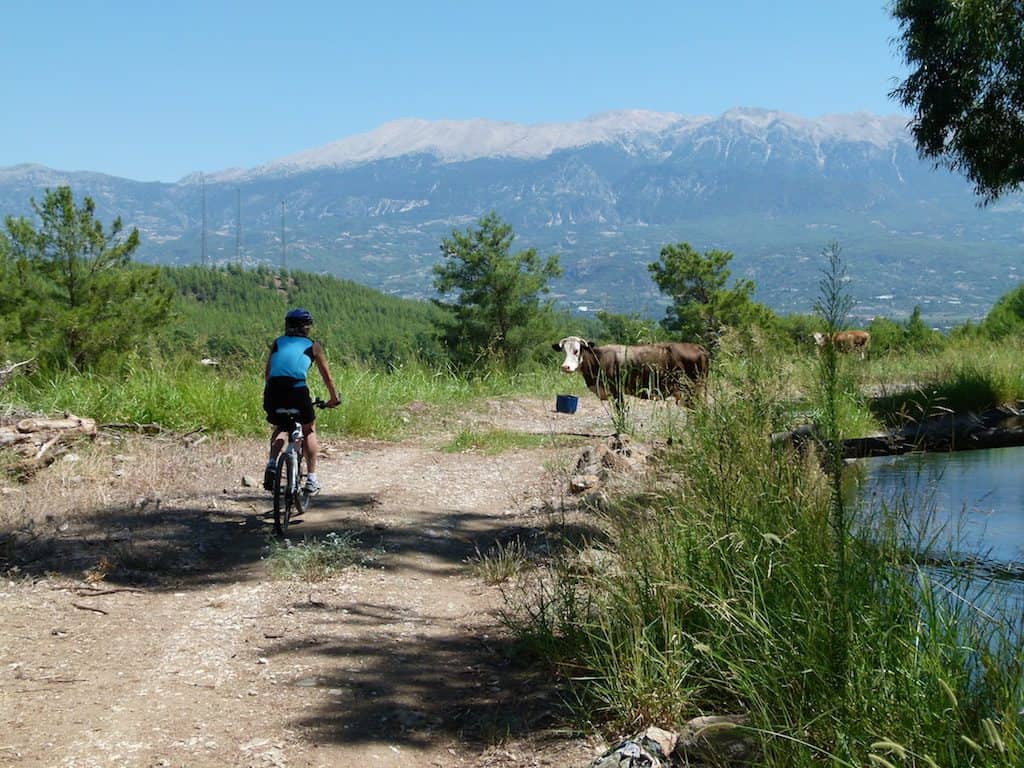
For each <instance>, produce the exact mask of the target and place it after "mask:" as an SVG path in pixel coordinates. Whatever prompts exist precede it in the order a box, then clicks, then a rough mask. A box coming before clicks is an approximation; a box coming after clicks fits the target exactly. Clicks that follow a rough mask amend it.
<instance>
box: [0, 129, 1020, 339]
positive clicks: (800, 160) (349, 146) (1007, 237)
mask: <svg viewBox="0 0 1024 768" xmlns="http://www.w3.org/2000/svg"><path fill="white" fill-rule="evenodd" d="M904 123H905V120H904V118H901V117H878V116H874V115H866V114H856V115H836V116H828V117H823V118H820V119H817V120H807V119H803V118H799V117H794V116H792V115H786V114H783V113H779V112H772V111H767V110H755V109H736V110H731V111H729V112H727V113H725V114H723V115H720V116H717V117H701V118H693V117H685V116H681V115H672V114H664V113H651V112H614V113H608V114H605V115H600V116H597V117H594V118H591V119H589V120H586V121H581V122H579V123H572V124H562V125H540V126H522V125H517V124H512V123H498V122H492V121H484V120H477V121H459V122H456V121H438V122H428V121H422V120H402V121H396V122H394V123H389V124H386V125H384V126H381V127H380V128H378V129H377V130H376V131H373V132H370V133H367V134H362V135H360V136H354V137H349V138H346V139H342V140H340V141H338V142H335V143H334V144H330V145H328V146H326V147H322V148H318V149H313V150H310V151H308V152H304V153H301V154H298V155H295V156H292V157H288V158H282V159H280V160H276V161H271V162H268V163H267V164H266V165H263V166H260V167H258V168H253V169H232V170H226V171H219V172H213V173H206V174H204V175H202V176H200V175H199V174H192V175H190V176H188V177H186V178H184V179H181V180H180V181H178V182H176V183H159V182H139V181H132V180H129V179H121V178H116V177H112V176H106V175H103V174H100V173H95V172H84V171H61V170H54V169H49V168H45V167H42V166H38V165H20V166H14V167H10V168H0V211H2V212H3V213H4V214H13V215H27V214H29V213H30V211H31V209H30V206H29V199H30V198H31V197H36V198H37V199H39V198H40V197H41V195H42V192H43V190H44V189H45V188H47V187H50V188H52V187H55V186H57V185H59V184H69V185H70V186H71V187H72V189H73V190H74V191H75V193H76V195H77V196H79V197H81V196H83V195H90V196H92V197H93V198H94V199H95V201H96V203H97V209H98V214H99V215H100V217H101V218H103V220H105V221H110V220H111V219H113V218H114V217H115V216H121V217H122V219H123V220H124V222H125V224H126V225H128V226H134V227H138V229H139V231H140V233H141V234H142V236H143V246H142V248H141V249H140V251H139V256H140V258H141V259H142V260H144V261H150V262H160V263H172V264H194V263H198V262H199V261H200V259H201V256H202V253H203V231H204V226H203V220H204V204H203V200H204V198H205V232H206V252H207V257H208V260H209V262H210V263H226V262H234V261H236V260H238V259H239V258H240V259H241V261H243V262H244V263H246V264H250V265H252V264H257V263H272V264H280V263H281V262H282V260H284V262H285V263H286V265H287V266H288V267H289V268H301V269H305V270H311V271H323V272H329V273H333V274H335V275H338V276H340V277H344V278H347V279H350V280H354V281H356V282H360V283H363V284H365V285H368V286H371V287H375V288H379V289H381V290H384V291H386V292H389V293H393V294H396V295H400V296H406V297H420V298H422V297H427V296H429V295H430V294H431V266H432V265H433V264H434V263H435V262H436V260H437V259H438V258H439V249H438V246H439V243H440V241H441V238H443V237H444V236H445V235H447V234H449V233H450V232H451V230H452V229H455V228H457V229H464V228H466V227H468V226H471V225H473V224H475V222H476V221H477V220H478V219H479V218H480V216H481V215H483V214H485V213H487V212H488V211H491V210H495V211H497V212H498V214H499V215H501V216H502V217H503V218H504V219H505V220H506V221H508V222H509V223H511V224H512V225H513V227H514V228H515V231H516V233H517V240H516V246H517V247H519V248H526V247H536V248H537V249H538V250H540V251H541V252H542V253H545V254H547V253H558V254H559V255H560V257H561V262H562V265H563V267H564V268H565V276H564V278H562V279H561V280H560V281H558V282H557V283H556V284H555V286H554V289H555V294H556V299H557V300H558V302H559V303H560V304H561V305H563V306H566V307H569V308H572V309H574V310H579V309H581V308H586V310H587V311H593V310H596V309H600V308H605V309H610V310H613V311H617V312H639V313H642V314H651V315H654V316H656V317H660V316H661V314H662V311H663V310H662V307H663V303H664V300H663V297H661V296H660V294H659V293H658V292H657V289H656V288H655V286H654V284H653V282H652V281H651V279H650V277H649V275H648V271H647V267H646V265H647V264H648V263H650V262H652V261H655V260H657V258H658V253H659V250H660V249H661V247H662V246H663V245H665V244H667V243H673V242H680V241H687V242H690V243H691V244H693V245H694V246H695V247H696V248H698V249H700V250H706V249H709V248H720V249H724V250H728V251H732V252H733V253H734V254H735V258H734V260H733V262H732V266H733V272H734V274H736V275H741V276H745V277H750V278H752V279H753V280H754V281H755V283H756V284H757V289H758V291H757V298H758V299H759V300H760V301H763V302H765V303H767V304H769V305H770V306H771V307H773V308H774V309H776V310H778V311H781V312H810V311H812V308H813V304H814V300H815V299H816V298H817V294H818V283H819V280H820V278H821V269H822V267H823V265H824V261H823V259H822V257H821V252H822V250H823V249H824V248H825V247H826V246H827V245H828V244H829V243H830V242H832V241H836V242H838V243H839V245H840V246H841V248H842V250H843V255H844V258H845V262H846V265H847V272H848V276H849V282H848V286H849V290H850V293H851V295H852V296H853V297H854V299H855V300H856V306H855V310H854V314H855V315H856V316H857V318H858V319H869V318H871V317H873V316H875V315H887V316H890V317H894V318H900V317H905V316H906V315H907V314H908V313H909V312H910V310H911V309H912V308H913V306H914V305H916V304H919V305H921V307H922V310H923V313H924V316H925V318H926V319H927V320H928V321H929V322H930V323H931V324H933V325H937V326H946V325H949V324H951V323H954V322H961V321H963V320H965V319H968V318H977V317H981V316H983V315H984V314H985V312H987V310H988V308H989V307H990V306H991V304H992V302H993V301H994V300H995V299H996V298H998V297H999V296H1000V295H1002V294H1003V293H1005V292H1006V291H1007V290H1009V288H1011V287H1013V286H1014V285H1016V284H1017V283H1018V282H1019V281H1020V280H1021V277H1020V275H1021V272H1022V270H1024V264H1022V263H1021V257H1022V253H1024V251H1022V244H1024V241H1022V236H1024V206H1022V204H1021V199H1020V198H1019V197H1012V198H1009V199H1007V200H1004V201H1000V202H999V203H998V204H995V205H992V206H989V207H988V208H985V209H981V208H979V207H978V205H977V200H976V198H975V197H974V195H973V194H972V191H971V189H970V186H969V185H968V184H967V183H966V182H964V181H963V180H962V179H960V178H959V177H957V176H955V175H953V174H951V173H949V172H947V171H945V170H935V169H933V168H932V167H931V164H930V163H927V162H923V161H921V160H920V159H919V158H918V157H917V153H916V150H915V148H914V146H913V144H912V143H911V141H910V138H909V135H908V134H907V132H906V130H905V128H904ZM239 222H240V224H241V227H240V229H239V227H238V223H239ZM282 235H283V241H284V242H283V247H282Z"/></svg>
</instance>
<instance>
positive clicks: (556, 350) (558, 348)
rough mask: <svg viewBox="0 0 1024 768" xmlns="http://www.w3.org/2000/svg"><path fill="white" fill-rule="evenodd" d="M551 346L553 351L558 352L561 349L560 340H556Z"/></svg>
mask: <svg viewBox="0 0 1024 768" xmlns="http://www.w3.org/2000/svg"><path fill="white" fill-rule="evenodd" d="M551 348H552V349H553V350H555V352H560V351H561V349H562V342H560V341H556V342H555V343H554V344H552V345H551Z"/></svg>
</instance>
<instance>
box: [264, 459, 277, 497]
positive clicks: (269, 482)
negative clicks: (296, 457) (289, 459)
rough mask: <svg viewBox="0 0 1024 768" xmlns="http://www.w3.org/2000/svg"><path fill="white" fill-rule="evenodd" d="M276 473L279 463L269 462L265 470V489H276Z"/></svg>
mask: <svg viewBox="0 0 1024 768" xmlns="http://www.w3.org/2000/svg"><path fill="white" fill-rule="evenodd" d="M276 475H277V464H267V468H266V469H264V470H263V490H265V491H272V490H274V478H275V476H276Z"/></svg>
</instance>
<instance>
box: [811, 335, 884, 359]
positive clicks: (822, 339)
mask: <svg viewBox="0 0 1024 768" xmlns="http://www.w3.org/2000/svg"><path fill="white" fill-rule="evenodd" d="M828 340H829V339H828V336H827V335H826V334H824V333H815V334H814V343H815V344H816V345H817V347H818V351H821V349H822V348H823V347H824V346H825V345H826V344H827V343H828ZM832 343H833V344H835V347H836V349H837V350H838V351H840V352H853V351H857V352H860V359H861V360H863V359H864V356H865V355H866V354H867V351H868V347H870V346H871V334H870V333H868V332H867V331H838V332H837V333H835V334H833V335H832Z"/></svg>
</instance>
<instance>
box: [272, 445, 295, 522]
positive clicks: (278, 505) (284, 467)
mask: <svg viewBox="0 0 1024 768" xmlns="http://www.w3.org/2000/svg"><path fill="white" fill-rule="evenodd" d="M290 466H291V462H290V461H288V457H287V456H284V455H282V456H279V457H278V459H277V471H276V472H275V473H274V533H275V534H276V535H278V536H284V534H285V531H287V530H288V522H289V520H290V518H291V515H290V513H289V509H288V506H289V503H290V502H289V497H290V496H291V492H290V491H289V483H288V474H289V467H290Z"/></svg>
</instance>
